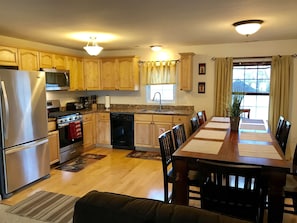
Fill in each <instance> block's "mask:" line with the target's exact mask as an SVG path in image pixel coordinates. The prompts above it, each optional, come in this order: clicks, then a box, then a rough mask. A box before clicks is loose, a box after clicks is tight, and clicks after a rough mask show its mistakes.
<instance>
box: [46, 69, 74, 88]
mask: <svg viewBox="0 0 297 223" xmlns="http://www.w3.org/2000/svg"><path fill="white" fill-rule="evenodd" d="M40 70H41V71H44V72H45V79H46V90H47V91H63V90H64V91H65V90H68V89H69V87H70V73H69V70H57V69H49V68H42V69H40Z"/></svg>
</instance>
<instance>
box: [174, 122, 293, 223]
mask: <svg viewBox="0 0 297 223" xmlns="http://www.w3.org/2000/svg"><path fill="white" fill-rule="evenodd" d="M173 160H174V165H175V166H174V168H175V172H176V182H175V184H174V187H175V189H174V194H173V201H172V202H173V203H174V204H182V205H188V204H189V192H188V190H189V187H188V184H187V174H188V171H189V170H190V169H195V168H196V167H197V162H198V161H199V160H208V161H216V162H223V163H232V164H241V165H242V164H243V165H257V166H261V167H262V179H263V188H264V189H265V190H264V191H266V192H267V197H268V204H267V210H268V213H267V222H268V223H281V222H282V220H283V208H284V197H283V192H284V191H283V187H284V185H285V183H286V174H287V173H288V172H290V166H291V164H290V162H289V161H288V160H286V159H285V156H284V154H283V152H282V150H281V148H280V146H279V144H278V142H277V140H276V139H275V136H274V135H273V134H272V133H271V132H270V128H269V126H268V124H267V121H265V120H262V119H248V118H242V119H241V120H240V123H239V129H238V131H232V130H231V128H230V118H228V117H216V116H214V117H211V118H210V119H209V120H208V121H206V122H205V123H204V124H203V125H201V126H200V127H199V128H198V129H197V130H196V131H195V132H194V133H193V134H192V135H191V136H190V137H189V138H188V139H187V140H186V142H185V143H184V144H183V145H182V146H181V147H180V148H178V149H177V150H176V151H175V152H174V153H173ZM198 171H199V169H198Z"/></svg>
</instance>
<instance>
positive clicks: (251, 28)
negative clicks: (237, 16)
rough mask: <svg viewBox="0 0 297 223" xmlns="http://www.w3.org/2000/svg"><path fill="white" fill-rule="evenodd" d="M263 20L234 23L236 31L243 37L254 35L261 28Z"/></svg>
mask: <svg viewBox="0 0 297 223" xmlns="http://www.w3.org/2000/svg"><path fill="white" fill-rule="evenodd" d="M262 23H263V20H259V19H254V20H243V21H239V22H235V23H233V26H234V27H235V30H236V31H237V32H238V33H239V34H241V35H246V36H248V35H252V34H254V33H255V32H257V31H258V30H259V29H260V28H261V24H262Z"/></svg>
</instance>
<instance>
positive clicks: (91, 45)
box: [84, 37, 103, 56]
mask: <svg viewBox="0 0 297 223" xmlns="http://www.w3.org/2000/svg"><path fill="white" fill-rule="evenodd" d="M84 49H85V50H86V51H87V53H88V54H89V55H91V56H97V55H98V54H99V53H100V52H101V51H102V50H103V47H101V46H99V45H98V44H97V42H96V37H90V41H88V43H87V45H86V46H85V47H84Z"/></svg>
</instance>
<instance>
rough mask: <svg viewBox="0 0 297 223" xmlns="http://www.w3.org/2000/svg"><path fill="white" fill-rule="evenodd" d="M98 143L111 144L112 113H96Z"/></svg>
mask: <svg viewBox="0 0 297 223" xmlns="http://www.w3.org/2000/svg"><path fill="white" fill-rule="evenodd" d="M96 133H97V134H96V135H97V137H96V144H99V145H108V146H109V145H111V136H110V113H107V112H100V113H97V114H96Z"/></svg>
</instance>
